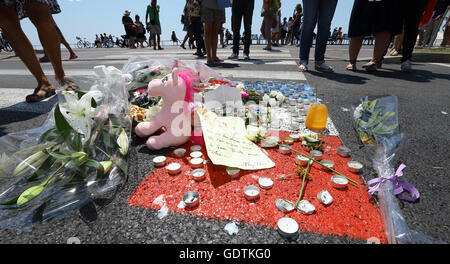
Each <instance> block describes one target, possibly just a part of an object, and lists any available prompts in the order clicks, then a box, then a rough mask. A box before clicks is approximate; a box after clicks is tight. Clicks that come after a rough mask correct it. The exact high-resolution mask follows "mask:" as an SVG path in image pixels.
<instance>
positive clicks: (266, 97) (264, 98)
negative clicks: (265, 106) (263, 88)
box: [262, 94, 270, 103]
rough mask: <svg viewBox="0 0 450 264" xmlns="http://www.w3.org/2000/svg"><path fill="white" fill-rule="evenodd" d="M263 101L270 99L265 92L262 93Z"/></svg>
mask: <svg viewBox="0 0 450 264" xmlns="http://www.w3.org/2000/svg"><path fill="white" fill-rule="evenodd" d="M262 100H263V102H267V103H268V102H269V100H270V96H268V95H267V94H264V96H263V98H262Z"/></svg>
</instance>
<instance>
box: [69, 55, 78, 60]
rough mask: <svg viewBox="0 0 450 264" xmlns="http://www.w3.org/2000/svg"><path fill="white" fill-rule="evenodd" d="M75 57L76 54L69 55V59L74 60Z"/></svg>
mask: <svg viewBox="0 0 450 264" xmlns="http://www.w3.org/2000/svg"><path fill="white" fill-rule="evenodd" d="M77 58H78V56H77V55H75V54H73V55H70V57H69V60H74V59H77Z"/></svg>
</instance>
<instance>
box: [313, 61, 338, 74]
mask: <svg viewBox="0 0 450 264" xmlns="http://www.w3.org/2000/svg"><path fill="white" fill-rule="evenodd" d="M314 68H315V69H316V71H321V72H334V69H333V67H331V66H329V65H328V64H326V63H325V62H323V63H321V64H320V65H318V64H316V65H315V66H314Z"/></svg>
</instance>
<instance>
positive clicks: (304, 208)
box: [297, 200, 316, 215]
mask: <svg viewBox="0 0 450 264" xmlns="http://www.w3.org/2000/svg"><path fill="white" fill-rule="evenodd" d="M297 210H298V211H300V213H302V214H305V215H310V214H313V213H314V211H316V207H314V205H312V204H311V203H310V202H309V201H308V200H301V201H300V202H299V203H298V205H297Z"/></svg>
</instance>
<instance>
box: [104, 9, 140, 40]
mask: <svg viewBox="0 0 450 264" xmlns="http://www.w3.org/2000/svg"><path fill="white" fill-rule="evenodd" d="M130 15H131V11H130V10H125V12H124V13H123V17H122V24H123V26H124V28H125V35H126V38H127V39H128V48H130V49H135V48H136V47H135V46H134V42H135V40H136V25H135V24H134V22H133V19H132V18H131V17H130ZM100 37H102V34H100ZM102 39H103V38H102Z"/></svg>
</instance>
